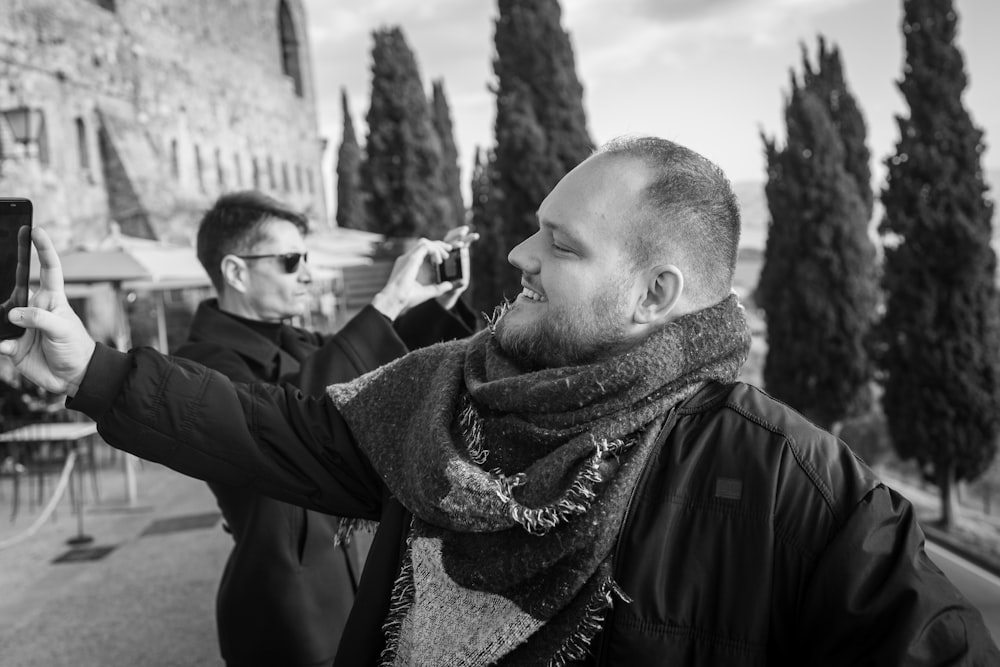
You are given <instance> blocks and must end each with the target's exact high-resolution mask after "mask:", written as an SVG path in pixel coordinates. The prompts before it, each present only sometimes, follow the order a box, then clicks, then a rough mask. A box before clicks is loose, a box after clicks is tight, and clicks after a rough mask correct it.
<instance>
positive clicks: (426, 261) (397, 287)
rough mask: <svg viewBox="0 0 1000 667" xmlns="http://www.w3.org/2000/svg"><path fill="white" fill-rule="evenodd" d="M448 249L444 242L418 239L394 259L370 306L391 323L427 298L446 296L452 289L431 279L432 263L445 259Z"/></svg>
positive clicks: (448, 246)
mask: <svg viewBox="0 0 1000 667" xmlns="http://www.w3.org/2000/svg"><path fill="white" fill-rule="evenodd" d="M450 250H451V246H450V245H449V244H447V243H445V242H444V241H430V240H428V239H420V240H419V241H417V242H416V243H415V244H414V245H413V247H412V248H410V249H409V250H407V251H406V252H405V253H403V254H402V255H400V256H399V257H397V258H396V263H395V264H393V267H392V273H391V274H389V280H388V281H386V283H385V287H383V288H382V289H381V291H379V293H378V294H376V295H375V296H374V297H373V298H372V306H374V307H375V308H376V309H377V310H378V311H379V312H381V313H382V314H383V315H385V316H386V317H388V318H389V319H391V320H395V319H396V318H397V317H399V316H400V315H402V314H403V313H405V312H406V311H407V310H409V309H410V308H413V307H414V306H418V305H420V304H421V303H423V302H424V301H427V300H428V299H433V298H435V297H438V296H441V295H443V294H447V293H448V292H450V291H451V290H453V289H454V288H455V287H454V285H452V283H450V282H443V283H438V282H436V281H435V279H434V267H433V265H434V264H440V263H441V262H442V261H444V259H445V257H447V256H448V251H450Z"/></svg>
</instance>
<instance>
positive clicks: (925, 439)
mask: <svg viewBox="0 0 1000 667" xmlns="http://www.w3.org/2000/svg"><path fill="white" fill-rule="evenodd" d="M902 5H903V20H902V25H901V30H902V33H903V37H904V43H905V51H906V59H905V65H904V67H903V73H902V77H901V79H900V80H899V81H898V82H897V83H898V87H899V90H900V91H901V93H902V95H903V97H904V98H905V101H906V104H907V106H908V109H909V113H908V115H902V116H898V117H897V123H898V126H899V133H900V134H899V136H900V138H899V141H898V142H897V144H896V146H895V151H894V152H893V154H892V155H890V156H889V157H887V158H885V165H886V167H887V176H886V179H885V183H884V185H882V187H881V189H880V190H879V192H878V196H877V197H876V192H875V189H874V188H873V184H872V171H871V166H870V165H871V159H872V156H871V153H870V151H869V149H868V147H867V129H866V125H865V120H864V115H863V113H862V110H861V107H860V104H859V103H858V100H857V99H856V98H855V97H854V95H853V93H852V92H851V90H850V88H849V85H848V83H847V77H846V73H845V71H844V67H843V64H842V61H841V57H840V52H839V49H838V47H837V46H836V45H833V44H829V43H828V42H827V40H826V39H825V38H824V37H823V36H819V37H818V45H817V51H816V57H815V64H814V63H813V61H812V58H811V56H810V53H809V51H808V49H807V48H806V47H805V46H803V48H802V62H801V71H799V72H796V71H794V70H793V71H792V72H791V73H790V89H789V91H788V94H787V95H786V97H785V100H784V120H785V126H786V134H785V140H784V143H783V144H779V142H778V140H777V139H776V138H774V137H769V136H767V135H765V134H763V133H762V135H761V139H762V143H763V148H764V155H765V158H766V165H767V174H766V177H767V180H766V185H765V195H766V198H767V203H768V209H769V212H770V220H769V223H768V235H767V245H766V248H765V252H764V263H763V267H762V270H761V274H760V279H759V283H758V286H757V289H756V292H755V293H754V295H752V298H753V300H754V301H756V303H757V305H758V306H759V307H760V308H761V310H762V311H763V313H764V317H765V320H766V325H767V341H768V353H767V357H766V365H765V368H764V373H763V379H764V385H765V389H766V390H767V391H768V392H770V393H771V394H773V395H774V396H776V397H778V398H780V399H782V400H784V401H786V402H787V403H789V404H790V405H792V406H793V407H795V408H796V409H798V410H800V411H801V412H803V413H804V414H805V415H807V416H808V417H810V418H811V419H813V420H814V421H816V422H817V423H818V424H820V425H822V426H824V427H826V428H828V429H830V430H832V431H834V432H835V433H836V432H838V431H839V428H840V425H841V424H843V423H844V421H845V420H847V419H850V418H852V417H856V416H858V415H861V414H865V413H869V412H871V411H872V410H873V409H877V408H878V409H881V410H882V411H883V412H884V414H885V418H886V422H887V425H888V430H889V434H890V437H891V441H892V443H893V446H894V448H895V449H896V451H897V452H898V453H899V455H900V456H901V457H902V458H904V459H914V460H916V462H917V463H918V465H919V466H920V468H921V470H922V471H923V472H924V473H925V474H926V475H927V476H928V477H929V478H930V479H932V480H933V481H934V482H935V483H936V484H937V486H938V488H939V490H940V492H941V499H942V516H941V523H942V525H943V526H944V527H949V526H950V525H951V522H952V520H953V511H954V510H953V495H954V489H955V484H956V482H958V481H961V480H974V479H976V478H977V477H979V476H980V475H982V473H983V472H984V471H985V470H986V469H987V468H988V467H989V465H990V464H991V462H992V460H993V458H994V456H995V453H996V449H997V436H998V434H1000V309H998V305H1000V303H998V295H997V288H996V256H995V254H994V252H993V250H992V247H991V245H990V241H991V238H992V203H991V201H990V200H989V198H988V194H987V186H986V184H985V181H984V178H983V171H982V166H981V155H982V152H983V150H984V143H983V136H982V132H981V130H979V129H978V128H977V127H976V126H975V124H974V123H973V121H972V119H971V117H970V115H969V113H968V112H967V110H966V109H965V107H964V105H963V102H962V94H963V92H964V90H965V88H966V86H967V77H966V74H965V67H964V61H963V57H962V53H961V51H960V50H959V48H958V46H957V44H956V37H957V26H958V16H957V13H956V12H955V9H954V7H953V3H952V0H902ZM373 42H374V46H373V48H372V90H371V100H370V106H369V110H368V115H367V117H366V119H365V120H366V124H367V128H368V134H367V137H366V141H365V145H364V147H361V146H360V145H359V143H358V140H357V137H356V134H355V131H354V127H353V123H352V120H351V114H350V110H349V108H348V107H349V104H348V99H347V95H346V92H344V93H343V98H342V104H343V117H344V128H343V140H342V143H341V146H340V151H339V154H338V163H337V201H338V207H337V222H338V224H340V225H342V226H345V227H353V228H358V229H368V230H371V231H376V232H379V233H383V234H386V235H388V236H392V237H400V236H401V237H408V236H440V235H441V234H442V233H443V231H444V230H445V229H447V228H449V227H452V226H454V225H456V224H462V223H463V222H469V223H471V224H473V225H474V226H475V228H476V230H477V231H478V232H479V233H480V235H481V240H480V241H479V242H478V243H477V244H476V247H475V249H474V253H475V257H474V262H473V281H472V289H471V298H472V300H473V302H474V303H473V305H474V306H475V307H476V308H478V309H480V310H482V311H484V312H489V310H488V309H491V308H492V307H493V306H494V305H496V304H497V303H499V302H500V301H501V300H502V299H503V298H513V297H514V296H515V295H516V294H517V293H518V292H519V291H520V276H519V275H517V273H516V272H515V271H513V270H512V269H511V268H510V266H509V265H508V264H507V262H506V254H507V252H508V250H509V249H510V248H512V247H513V246H514V245H516V244H517V243H518V242H520V241H521V240H522V239H524V238H525V237H527V236H528V235H530V234H532V233H533V232H534V230H535V227H536V224H537V223H536V220H535V211H536V209H537V207H538V205H539V204H540V203H541V201H542V199H543V198H544V197H545V195H546V194H547V193H548V191H549V190H550V189H551V188H552V187H553V186H554V185H555V183H556V182H557V181H558V180H559V179H560V178H561V177H562V176H563V175H565V174H566V173H567V172H568V171H569V170H570V169H572V168H573V167H574V166H576V165H577V164H578V163H579V162H581V161H582V160H583V159H585V158H586V157H587V156H588V155H589V154H590V152H591V151H592V150H593V147H594V144H593V142H592V140H591V138H590V135H589V132H588V130H587V121H586V113H585V110H584V106H583V86H582V84H581V83H580V80H579V78H578V77H577V74H576V67H575V63H574V54H573V49H572V45H571V43H570V39H569V35H568V34H567V33H566V31H565V30H564V29H563V27H562V25H561V9H560V6H559V3H558V0H498V15H497V18H496V20H495V26H494V43H495V56H494V60H493V71H494V74H495V79H494V81H493V82H492V85H491V89H492V90H493V92H494V93H495V96H496V117H495V125H494V144H493V145H492V146H489V147H476V148H475V161H474V167H473V171H472V174H470V176H469V189H470V192H471V203H470V205H469V207H468V209H467V208H466V206H465V204H464V202H463V198H462V194H461V184H460V181H461V177H460V174H459V169H458V152H457V149H456V146H455V142H454V138H453V132H452V119H451V114H450V110H449V106H448V101H447V99H446V95H445V89H444V82H443V81H441V80H438V81H435V82H433V84H432V90H431V93H430V94H429V95H428V94H427V93H426V92H425V89H424V86H423V84H422V82H421V77H420V72H419V68H418V66H417V63H416V58H415V57H414V55H413V52H412V50H411V49H410V47H409V46H408V45H407V43H406V40H405V38H404V36H403V33H402V31H401V30H400V29H399V28H398V27H392V28H383V29H380V30H378V31H376V32H375V33H373ZM877 204H878V206H877ZM877 209H880V210H877ZM876 218H877V219H876Z"/></svg>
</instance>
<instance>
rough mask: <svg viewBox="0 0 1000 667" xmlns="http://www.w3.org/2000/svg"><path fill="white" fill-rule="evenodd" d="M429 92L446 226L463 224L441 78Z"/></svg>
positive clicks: (458, 174)
mask: <svg viewBox="0 0 1000 667" xmlns="http://www.w3.org/2000/svg"><path fill="white" fill-rule="evenodd" d="M432 85H433V91H432V93H431V122H432V124H433V125H434V130H435V132H437V135H438V139H439V140H440V142H441V174H440V183H441V188H442V192H441V195H442V196H443V197H444V199H445V200H446V201H447V202H448V204H449V207H450V209H451V217H450V219H449V221H448V223H447V227H449V228H450V227H457V226H459V225H464V224H465V201H464V200H463V199H462V173H461V169H460V168H459V165H458V148H456V146H455V134H454V130H453V128H452V124H451V109H450V108H449V106H448V98H447V97H446V96H445V92H444V81H443V80H442V79H438V80H437V81H434V82H433V84H432Z"/></svg>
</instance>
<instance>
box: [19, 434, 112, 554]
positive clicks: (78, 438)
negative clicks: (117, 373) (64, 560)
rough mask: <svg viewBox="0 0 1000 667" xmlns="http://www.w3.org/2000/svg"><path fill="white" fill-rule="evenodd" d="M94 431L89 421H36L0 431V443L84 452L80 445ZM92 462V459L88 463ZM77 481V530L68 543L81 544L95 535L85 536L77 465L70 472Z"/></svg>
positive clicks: (80, 473)
mask: <svg viewBox="0 0 1000 667" xmlns="http://www.w3.org/2000/svg"><path fill="white" fill-rule="evenodd" d="M96 434H97V424H95V423H94V422H91V421H85V422H38V423H35V424H27V425H25V426H21V427H19V428H15V429H13V430H11V431H7V432H5V433H0V442H9V443H12V444H21V445H32V444H37V443H42V442H50V443H54V444H63V445H65V446H68V447H73V448H75V449H76V451H77V454H78V455H79V454H81V453H82V451H83V445H84V444H85V443H86V442H87V440H89V439H90V438H91V437H93V436H94V435H96ZM91 463H93V462H91ZM73 472H74V473H75V474H74V475H73V477H74V478H75V480H76V488H77V493H78V497H77V502H76V508H75V511H76V526H77V533H76V535H75V536H74V537H72V538H70V539H69V540H67V543H68V544H72V545H80V544H87V543H89V542H93V541H94V538H93V537H91V536H90V535H87V534H86V533H85V532H84V530H83V470H82V467H81V466H79V465H77V466H75V470H74V471H73Z"/></svg>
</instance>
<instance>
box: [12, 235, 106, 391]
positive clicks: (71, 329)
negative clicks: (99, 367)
mask: <svg viewBox="0 0 1000 667" xmlns="http://www.w3.org/2000/svg"><path fill="white" fill-rule="evenodd" d="M31 242H32V243H33V244H34V246H35V249H36V250H37V251H38V261H39V265H40V269H41V271H40V276H41V285H40V288H39V290H38V291H37V292H35V294H34V295H32V297H31V299H30V300H29V302H28V307H27V308H14V309H12V310H11V311H10V313H9V319H10V321H11V322H12V323H13V324H16V325H18V326H20V327H24V328H25V329H26V331H25V332H24V334H23V335H22V336H21V337H20V338H15V339H11V340H5V341H0V354H3V355H6V356H8V357H10V358H11V360H12V361H13V362H14V366H15V367H16V368H17V369H18V371H20V372H21V374H22V375H24V376H25V377H26V378H28V379H29V380H31V381H32V382H34V383H35V384H37V385H39V386H40V387H42V388H43V389H46V390H48V391H51V392H55V393H57V394H69V395H70V396H73V395H75V394H76V391H77V389H78V388H79V386H80V382H81V381H82V380H83V376H84V374H85V373H86V371H87V364H88V363H89V362H90V358H91V356H93V354H94V347H95V343H94V340H93V339H92V338H91V337H90V334H89V333H87V329H86V327H84V326H83V322H81V321H80V318H79V317H77V315H76V313H74V312H73V309H72V308H70V305H69V301H67V300H66V292H65V288H64V286H63V275H62V265H61V263H60V262H59V255H58V254H57V253H56V250H55V246H53V245H52V239H50V238H49V235H48V234H46V233H45V230H43V229H40V228H38V227H36V228H35V229H33V230H32V232H31Z"/></svg>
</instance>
